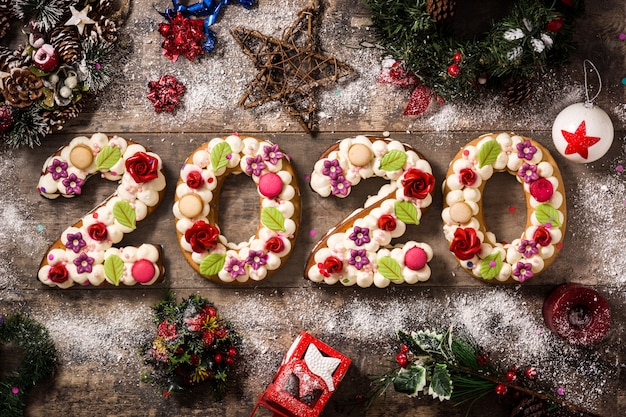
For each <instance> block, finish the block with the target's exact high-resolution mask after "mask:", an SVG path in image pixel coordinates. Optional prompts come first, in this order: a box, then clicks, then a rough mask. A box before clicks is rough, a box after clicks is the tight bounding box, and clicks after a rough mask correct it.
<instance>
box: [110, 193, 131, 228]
mask: <svg viewBox="0 0 626 417" xmlns="http://www.w3.org/2000/svg"><path fill="white" fill-rule="evenodd" d="M113 217H114V218H115V220H117V222H118V223H119V224H121V225H122V226H126V227H128V228H130V229H133V230H134V229H135V228H136V227H137V213H135V209H134V208H133V207H132V206H131V205H130V203H129V202H128V201H125V200H120V201H118V202H117V203H115V204H114V205H113Z"/></svg>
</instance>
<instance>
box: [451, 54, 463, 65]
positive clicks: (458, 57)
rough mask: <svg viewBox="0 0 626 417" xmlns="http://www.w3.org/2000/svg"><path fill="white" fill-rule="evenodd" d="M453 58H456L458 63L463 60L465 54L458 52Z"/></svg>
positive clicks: (455, 60)
mask: <svg viewBox="0 0 626 417" xmlns="http://www.w3.org/2000/svg"><path fill="white" fill-rule="evenodd" d="M453 59H454V62H456V63H457V64H458V63H459V62H461V61H462V60H463V55H462V54H461V53H460V52H457V53H456V54H454V57H453Z"/></svg>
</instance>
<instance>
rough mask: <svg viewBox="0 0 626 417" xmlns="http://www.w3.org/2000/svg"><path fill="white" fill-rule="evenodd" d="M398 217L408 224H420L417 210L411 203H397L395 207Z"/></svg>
mask: <svg viewBox="0 0 626 417" xmlns="http://www.w3.org/2000/svg"><path fill="white" fill-rule="evenodd" d="M394 209H395V212H396V217H397V218H398V219H399V220H401V221H403V222H404V223H406V224H420V219H419V214H418V213H417V209H416V208H415V206H414V205H413V204H412V203H411V202H410V201H397V202H396V204H395V205H394Z"/></svg>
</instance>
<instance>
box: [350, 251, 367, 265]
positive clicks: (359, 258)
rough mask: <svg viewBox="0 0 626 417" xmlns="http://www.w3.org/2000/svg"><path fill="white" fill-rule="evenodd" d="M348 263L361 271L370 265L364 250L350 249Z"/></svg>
mask: <svg viewBox="0 0 626 417" xmlns="http://www.w3.org/2000/svg"><path fill="white" fill-rule="evenodd" d="M348 263H349V264H350V265H354V267H355V268H356V269H358V270H361V269H362V268H363V267H364V266H365V265H367V264H369V263H370V260H369V259H367V256H366V252H365V249H351V250H350V259H349V260H348Z"/></svg>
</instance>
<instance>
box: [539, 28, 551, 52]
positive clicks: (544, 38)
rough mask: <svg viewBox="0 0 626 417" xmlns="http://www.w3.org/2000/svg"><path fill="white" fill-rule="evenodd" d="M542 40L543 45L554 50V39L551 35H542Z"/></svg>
mask: <svg viewBox="0 0 626 417" xmlns="http://www.w3.org/2000/svg"><path fill="white" fill-rule="evenodd" d="M541 40H542V41H543V43H544V44H545V45H546V48H548V49H550V48H552V45H553V44H554V39H552V38H551V37H550V35H548V34H547V33H545V32H544V33H542V34H541Z"/></svg>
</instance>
